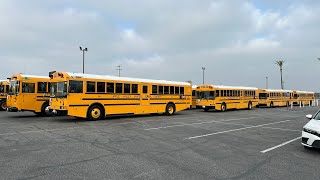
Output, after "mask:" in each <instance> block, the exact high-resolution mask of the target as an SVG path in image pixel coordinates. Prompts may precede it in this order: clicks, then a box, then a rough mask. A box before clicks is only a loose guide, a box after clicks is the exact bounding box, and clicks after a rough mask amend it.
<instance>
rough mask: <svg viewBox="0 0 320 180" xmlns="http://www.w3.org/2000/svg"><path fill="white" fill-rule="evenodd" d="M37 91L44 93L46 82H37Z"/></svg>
mask: <svg viewBox="0 0 320 180" xmlns="http://www.w3.org/2000/svg"><path fill="white" fill-rule="evenodd" d="M37 92H38V93H46V92H48V91H47V83H46V82H38V91H37Z"/></svg>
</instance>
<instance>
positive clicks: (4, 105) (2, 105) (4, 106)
mask: <svg viewBox="0 0 320 180" xmlns="http://www.w3.org/2000/svg"><path fill="white" fill-rule="evenodd" d="M5 110H7V102H6V101H1V102H0V111H5Z"/></svg>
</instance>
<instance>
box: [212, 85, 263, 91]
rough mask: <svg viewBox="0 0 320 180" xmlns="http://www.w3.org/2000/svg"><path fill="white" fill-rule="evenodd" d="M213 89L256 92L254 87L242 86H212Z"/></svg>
mask: <svg viewBox="0 0 320 180" xmlns="http://www.w3.org/2000/svg"><path fill="white" fill-rule="evenodd" d="M212 86H213V87H215V88H220V89H244V90H258V88H256V87H244V86H224V85H217V86H215V85H212Z"/></svg>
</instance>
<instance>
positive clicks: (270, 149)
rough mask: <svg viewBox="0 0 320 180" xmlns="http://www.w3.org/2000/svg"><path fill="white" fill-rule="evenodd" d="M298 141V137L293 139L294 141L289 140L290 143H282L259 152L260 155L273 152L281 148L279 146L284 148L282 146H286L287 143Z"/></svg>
mask: <svg viewBox="0 0 320 180" xmlns="http://www.w3.org/2000/svg"><path fill="white" fill-rule="evenodd" d="M298 139H301V136H300V137H297V138H294V139H292V140H290V141H287V142H284V143H282V144H279V145H277V146H274V147H271V148H269V149H266V150H263V151H260V152H261V153H267V152H269V151H272V150H274V149H277V148H279V147H281V146H284V145H287V144H289V143H292V142H293V141H296V140H298Z"/></svg>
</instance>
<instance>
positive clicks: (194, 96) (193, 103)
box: [190, 85, 198, 109]
mask: <svg viewBox="0 0 320 180" xmlns="http://www.w3.org/2000/svg"><path fill="white" fill-rule="evenodd" d="M197 87H198V86H196V85H193V86H192V107H191V108H190V109H193V108H196V107H197V99H196V90H197Z"/></svg>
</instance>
